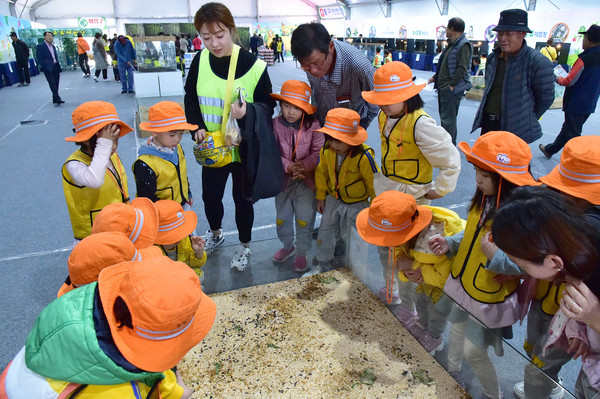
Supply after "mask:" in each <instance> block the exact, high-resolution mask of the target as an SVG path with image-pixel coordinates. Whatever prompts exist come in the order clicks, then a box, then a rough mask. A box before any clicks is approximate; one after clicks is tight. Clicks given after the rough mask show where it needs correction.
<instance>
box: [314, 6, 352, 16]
mask: <svg viewBox="0 0 600 399" xmlns="http://www.w3.org/2000/svg"><path fill="white" fill-rule="evenodd" d="M319 17H321V19H335V18H345V17H346V12H345V10H343V8H342V6H333V7H319Z"/></svg>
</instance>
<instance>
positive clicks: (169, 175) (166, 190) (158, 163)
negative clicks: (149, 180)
mask: <svg viewBox="0 0 600 399" xmlns="http://www.w3.org/2000/svg"><path fill="white" fill-rule="evenodd" d="M177 158H178V159H179V167H177V166H175V165H174V164H173V163H172V162H170V161H167V160H165V159H162V158H161V157H157V156H155V155H149V154H144V155H140V156H139V158H138V159H139V160H140V161H142V162H144V163H145V164H146V165H148V167H150V169H152V170H153V171H154V174H155V175H156V196H157V197H158V198H159V199H167V200H173V201H177V202H179V203H180V204H181V205H183V204H184V203H185V202H187V200H188V194H189V187H190V186H189V183H188V174H187V165H186V162H185V155H184V154H183V148H182V147H181V144H178V145H177ZM134 165H135V164H134ZM178 169H179V170H178ZM134 170H135V169H134Z"/></svg>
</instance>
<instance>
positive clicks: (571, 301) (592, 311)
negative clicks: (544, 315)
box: [560, 276, 600, 332]
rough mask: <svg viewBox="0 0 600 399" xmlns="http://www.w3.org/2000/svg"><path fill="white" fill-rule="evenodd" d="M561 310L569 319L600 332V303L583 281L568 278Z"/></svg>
mask: <svg viewBox="0 0 600 399" xmlns="http://www.w3.org/2000/svg"><path fill="white" fill-rule="evenodd" d="M560 309H561V310H562V311H563V313H564V314H565V316H567V317H568V318H570V319H573V320H577V321H580V322H582V323H585V324H587V325H588V326H590V327H591V328H593V329H594V330H596V331H598V332H600V302H599V301H598V297H597V296H596V295H594V294H593V293H592V291H590V289H589V288H588V286H587V285H585V283H584V282H583V281H580V280H577V279H574V278H573V277H570V276H567V277H566V281H565V290H564V291H563V296H562V298H561V300H560Z"/></svg>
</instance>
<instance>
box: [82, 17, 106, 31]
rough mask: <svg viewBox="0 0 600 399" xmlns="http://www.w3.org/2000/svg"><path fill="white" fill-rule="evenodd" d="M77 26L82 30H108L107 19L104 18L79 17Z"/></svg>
mask: <svg viewBox="0 0 600 399" xmlns="http://www.w3.org/2000/svg"><path fill="white" fill-rule="evenodd" d="M77 25H78V26H79V27H80V28H81V29H92V28H98V29H106V18H104V17H79V18H77Z"/></svg>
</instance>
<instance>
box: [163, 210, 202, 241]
mask: <svg viewBox="0 0 600 399" xmlns="http://www.w3.org/2000/svg"><path fill="white" fill-rule="evenodd" d="M183 214H184V215H185V220H184V222H183V223H182V224H181V225H179V226H177V227H175V228H173V229H172V230H166V231H161V228H160V226H159V227H158V234H157V235H156V244H159V245H169V244H175V243H177V242H179V241H181V240H183V239H184V238H185V237H187V236H189V235H190V234H192V232H193V231H194V230H195V229H196V226H197V225H198V215H196V212H194V211H184V212H183Z"/></svg>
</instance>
